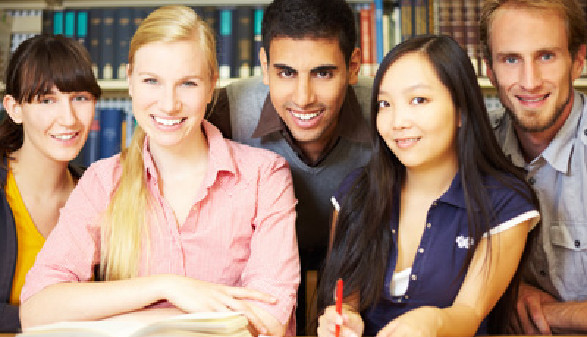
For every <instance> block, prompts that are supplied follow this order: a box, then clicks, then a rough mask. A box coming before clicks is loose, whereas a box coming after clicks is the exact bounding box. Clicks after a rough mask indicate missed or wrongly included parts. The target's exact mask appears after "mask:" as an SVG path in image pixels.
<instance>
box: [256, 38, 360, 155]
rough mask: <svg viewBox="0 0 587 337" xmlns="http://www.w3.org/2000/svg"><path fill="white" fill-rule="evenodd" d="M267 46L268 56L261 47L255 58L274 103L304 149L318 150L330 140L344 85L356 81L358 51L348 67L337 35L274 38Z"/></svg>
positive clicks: (344, 89) (344, 88)
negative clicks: (262, 70) (324, 37)
mask: <svg viewBox="0 0 587 337" xmlns="http://www.w3.org/2000/svg"><path fill="white" fill-rule="evenodd" d="M269 50H270V55H269V60H267V55H266V54H265V51H264V50H262V51H261V55H260V57H261V63H262V64H263V69H264V74H263V76H264V77H263V78H264V82H265V84H268V85H269V90H270V96H271V102H272V103H273V106H274V107H275V109H276V110H277V113H278V114H279V116H280V117H281V119H282V120H283V121H284V123H285V124H286V125H287V128H288V129H289V131H290V132H291V134H292V136H293V138H294V139H295V140H296V142H297V143H298V144H299V146H300V147H301V148H302V149H303V150H305V149H306V148H311V147H315V148H321V149H323V148H324V147H326V146H327V145H328V143H329V142H330V141H331V139H332V136H333V133H334V130H335V128H336V124H337V121H338V116H339V113H340V109H341V107H342V103H343V101H344V98H345V94H346V91H347V87H348V84H349V83H351V84H352V83H354V82H356V79H357V77H356V72H357V67H358V66H359V63H358V61H357V56H358V53H357V52H355V53H353V56H351V61H350V63H349V64H350V67H347V65H346V63H345V60H344V55H343V54H342V51H341V49H340V46H339V42H338V39H336V38H327V39H292V38H274V39H273V40H271V45H270V49H269ZM267 61H269V62H270V63H267Z"/></svg>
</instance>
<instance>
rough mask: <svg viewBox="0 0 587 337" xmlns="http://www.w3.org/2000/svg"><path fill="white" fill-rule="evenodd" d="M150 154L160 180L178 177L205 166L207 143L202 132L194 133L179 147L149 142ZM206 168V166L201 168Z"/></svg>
mask: <svg viewBox="0 0 587 337" xmlns="http://www.w3.org/2000/svg"><path fill="white" fill-rule="evenodd" d="M150 152H151V156H152V157H153V161H154V162H155V166H156V167H157V171H158V172H159V176H160V179H165V178H171V177H178V176H180V175H181V174H182V173H183V172H193V170H194V169H195V168H196V169H197V168H201V167H202V165H207V158H208V141H207V140H206V136H205V134H204V132H203V131H202V132H198V133H195V134H194V136H193V137H192V138H190V139H185V140H184V141H183V142H182V144H181V145H172V146H166V147H162V146H159V145H157V144H154V143H153V142H150ZM203 167H206V166H203Z"/></svg>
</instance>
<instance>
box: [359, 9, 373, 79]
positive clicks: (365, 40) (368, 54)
mask: <svg viewBox="0 0 587 337" xmlns="http://www.w3.org/2000/svg"><path fill="white" fill-rule="evenodd" d="M369 12H370V6H369V5H363V6H362V7H361V14H360V25H361V75H364V76H370V75H371V65H372V63H373V54H372V49H371V48H372V42H371V37H372V36H371V15H370V13H369Z"/></svg>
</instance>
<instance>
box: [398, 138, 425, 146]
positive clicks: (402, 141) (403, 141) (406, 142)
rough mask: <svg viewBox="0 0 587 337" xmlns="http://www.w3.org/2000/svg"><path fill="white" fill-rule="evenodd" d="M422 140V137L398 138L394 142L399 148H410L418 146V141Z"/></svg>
mask: <svg viewBox="0 0 587 337" xmlns="http://www.w3.org/2000/svg"><path fill="white" fill-rule="evenodd" d="M421 138H422V137H409V138H397V139H395V140H394V141H395V143H396V145H397V147H399V148H408V147H410V146H412V145H414V144H416V143H417V142H418V141H420V139H421Z"/></svg>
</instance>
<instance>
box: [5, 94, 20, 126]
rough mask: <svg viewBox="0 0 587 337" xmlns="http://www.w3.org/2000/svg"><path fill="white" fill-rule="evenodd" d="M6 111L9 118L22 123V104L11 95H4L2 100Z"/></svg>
mask: <svg viewBox="0 0 587 337" xmlns="http://www.w3.org/2000/svg"><path fill="white" fill-rule="evenodd" d="M2 104H3V105H4V109H6V113H7V114H8V116H10V119H12V121H13V122H14V123H16V124H22V106H21V105H20V104H19V103H18V102H17V101H16V100H15V99H14V97H12V95H5V96H4V99H3V100H2Z"/></svg>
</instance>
